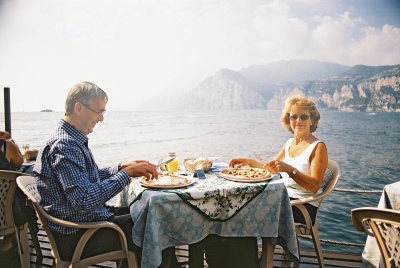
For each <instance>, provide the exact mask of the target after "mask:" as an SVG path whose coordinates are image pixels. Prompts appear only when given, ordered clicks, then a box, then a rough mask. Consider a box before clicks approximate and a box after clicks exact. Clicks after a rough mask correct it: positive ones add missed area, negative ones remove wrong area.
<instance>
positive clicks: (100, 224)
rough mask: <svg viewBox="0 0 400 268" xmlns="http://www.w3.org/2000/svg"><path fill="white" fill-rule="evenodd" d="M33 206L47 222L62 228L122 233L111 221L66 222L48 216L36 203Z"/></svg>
mask: <svg viewBox="0 0 400 268" xmlns="http://www.w3.org/2000/svg"><path fill="white" fill-rule="evenodd" d="M33 205H34V206H35V208H36V209H37V210H39V211H40V212H41V215H42V216H44V217H45V218H46V219H47V220H49V221H51V222H53V223H55V224H57V225H60V226H64V227H70V228H80V229H91V228H95V229H100V228H104V227H107V228H112V229H115V230H117V231H118V232H122V230H121V228H120V227H119V226H118V225H116V224H115V223H112V222H109V221H96V222H80V223H75V222H70V221H65V220H61V219H58V218H56V217H53V216H51V215H49V214H47V213H46V212H45V211H44V210H43V208H42V207H41V206H40V205H38V204H36V203H33ZM122 233H123V232H122Z"/></svg>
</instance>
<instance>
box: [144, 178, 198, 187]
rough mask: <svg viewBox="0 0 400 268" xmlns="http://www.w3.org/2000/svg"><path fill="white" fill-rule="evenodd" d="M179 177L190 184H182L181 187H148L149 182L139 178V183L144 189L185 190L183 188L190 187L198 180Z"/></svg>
mask: <svg viewBox="0 0 400 268" xmlns="http://www.w3.org/2000/svg"><path fill="white" fill-rule="evenodd" d="M179 177H182V178H186V179H188V180H189V182H188V183H186V184H181V185H148V184H147V182H146V181H145V180H143V178H139V182H140V184H141V185H142V186H143V187H146V188H152V189H177V188H183V187H187V186H190V185H192V184H193V183H195V182H196V180H195V179H193V178H189V177H185V176H179Z"/></svg>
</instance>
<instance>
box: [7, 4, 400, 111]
mask: <svg viewBox="0 0 400 268" xmlns="http://www.w3.org/2000/svg"><path fill="white" fill-rule="evenodd" d="M399 44H400V0H365V1H361V0H273V1H269V0H268V1H266V0H265V1H261V0H229V1H228V0H205V1H199V0H170V1H152V0H142V1H137V0H68V1H65V0H0V81H1V83H0V86H1V89H3V88H4V87H10V88H11V98H12V100H11V108H12V111H39V110H41V109H45V108H50V109H53V110H56V111H63V109H64V100H65V96H66V94H67V92H68V90H69V89H70V87H71V86H72V85H73V84H75V83H77V82H80V81H91V82H94V83H96V84H97V85H99V86H100V87H101V88H103V89H104V90H105V91H106V92H107V94H108V96H109V103H108V105H107V109H108V110H110V111H111V110H114V111H117V110H138V109H139V107H140V104H142V103H143V102H144V101H145V100H147V99H148V98H151V97H154V96H156V95H157V94H166V93H168V94H175V95H177V96H178V95H179V94H181V93H180V92H184V91H189V90H191V89H193V88H194V87H196V86H197V85H198V84H199V83H200V82H201V81H203V80H204V79H205V78H206V77H208V76H211V75H213V74H214V73H216V72H217V71H218V70H220V69H221V68H229V69H232V70H235V71H237V70H239V69H241V68H244V67H248V66H250V65H252V64H267V63H270V62H274V61H278V60H289V59H310V60H319V61H329V62H335V63H340V64H344V65H350V66H353V65H356V64H365V65H394V64H400V45H399ZM1 95H3V94H1ZM155 109H156V107H155ZM3 110H4V107H3V101H1V102H0V111H3Z"/></svg>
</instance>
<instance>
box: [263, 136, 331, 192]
mask: <svg viewBox="0 0 400 268" xmlns="http://www.w3.org/2000/svg"><path fill="white" fill-rule="evenodd" d="M279 155H280V154H278V156H279ZM282 159H283V158H278V159H275V160H272V161H270V162H268V163H267V164H266V165H265V166H266V168H267V170H268V171H269V172H271V173H276V172H286V173H287V174H289V175H290V176H291V178H292V179H293V180H294V181H295V182H296V183H297V184H299V185H300V186H301V187H303V188H305V189H307V190H309V191H310V192H313V193H316V192H317V191H318V190H319V188H320V187H321V184H322V180H323V178H324V174H325V170H326V168H327V166H328V151H327V149H326V146H325V144H324V143H322V142H320V143H318V144H317V146H316V147H315V148H314V150H313V152H312V153H311V156H310V169H311V170H310V172H311V174H310V175H307V174H304V173H302V172H300V171H297V173H296V174H295V175H293V174H292V172H293V170H294V167H293V166H291V165H289V164H287V163H285V162H283V161H282Z"/></svg>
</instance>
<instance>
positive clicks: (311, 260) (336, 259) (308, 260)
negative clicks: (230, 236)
mask: <svg viewBox="0 0 400 268" xmlns="http://www.w3.org/2000/svg"><path fill="white" fill-rule="evenodd" d="M38 237H39V241H40V245H41V249H42V253H43V258H42V259H38V258H37V255H36V252H35V249H34V247H33V245H32V244H31V245H30V254H31V267H37V268H39V267H51V266H52V263H53V258H52V256H51V250H50V244H49V242H48V240H47V237H46V234H45V232H44V231H43V230H40V231H39V234H38ZM323 254H324V261H325V267H327V268H331V267H362V263H361V256H360V255H356V254H352V253H341V252H324V253H323ZM187 256H188V249H187V247H184V246H182V247H177V257H178V260H179V262H180V263H182V267H185V268H186V267H189V266H188V265H187V263H188V257H187ZM2 264H6V265H5V266H3V265H2ZM0 266H1V267H13V268H14V267H15V268H19V267H20V265H19V260H18V253H17V252H16V251H15V250H14V251H12V252H7V253H0ZM93 267H103V268H106V267H116V266H115V263H114V262H106V263H101V264H98V265H96V266H93ZM205 267H207V264H206V262H205ZM274 267H293V266H292V263H291V262H289V261H287V260H285V258H284V255H283V251H282V249H280V248H277V249H276V250H275V254H274ZM299 267H300V268H308V267H310V268H313V267H318V261H317V259H316V256H315V252H314V251H313V250H302V251H301V263H300V266H299Z"/></svg>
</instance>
